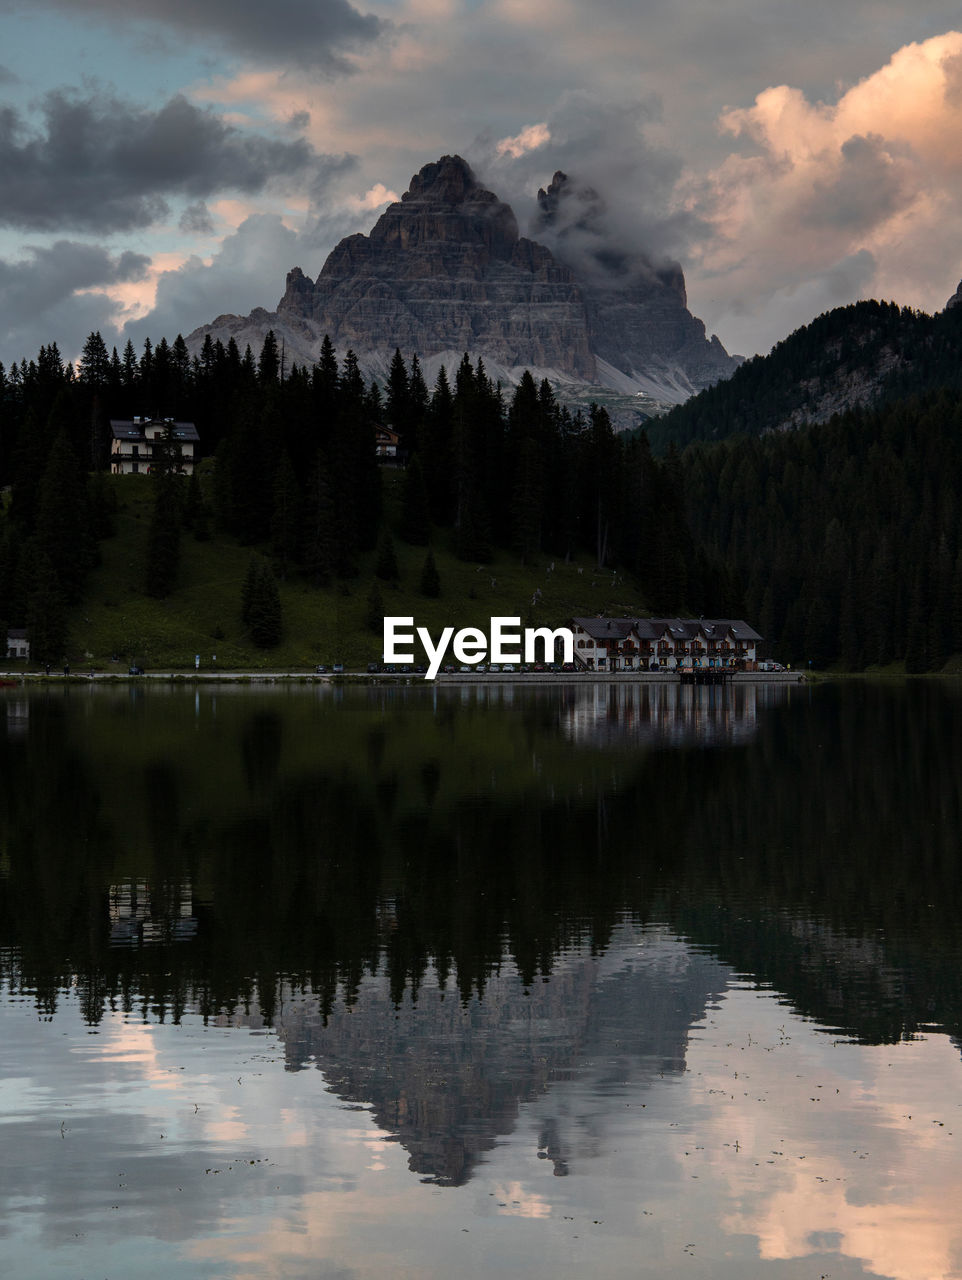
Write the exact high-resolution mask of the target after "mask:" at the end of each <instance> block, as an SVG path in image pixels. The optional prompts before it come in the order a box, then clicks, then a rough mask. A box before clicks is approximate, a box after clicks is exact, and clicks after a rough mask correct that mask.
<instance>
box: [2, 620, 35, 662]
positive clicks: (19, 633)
mask: <svg viewBox="0 0 962 1280" xmlns="http://www.w3.org/2000/svg"><path fill="white" fill-rule="evenodd" d="M7 657H8V658H29V657H30V637H29V636H28V634H27V632H26V631H25V630H24V628H23V627H9V628H8V630H7Z"/></svg>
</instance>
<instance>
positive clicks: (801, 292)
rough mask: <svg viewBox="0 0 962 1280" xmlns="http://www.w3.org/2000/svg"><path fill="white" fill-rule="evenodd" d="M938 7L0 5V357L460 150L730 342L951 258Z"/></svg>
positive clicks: (244, 252) (267, 275) (187, 288)
mask: <svg viewBox="0 0 962 1280" xmlns="http://www.w3.org/2000/svg"><path fill="white" fill-rule="evenodd" d="M960 138H962V17H960V13H959V9H958V3H957V0H955V2H954V3H952V2H950V0H915V2H914V3H913V4H912V5H911V6H910V5H909V3H908V0H902V2H900V3H895V2H894V0H844V2H843V3H841V4H839V3H838V0H808V2H807V3H806V4H804V5H803V4H800V3H799V2H798V0H590V2H589V0H380V2H379V3H371V4H368V3H364V0H361V3H360V6H359V7H357V8H355V7H353V5H352V3H350V0H272V2H271V3H267V4H265V3H264V2H263V0H258V2H257V3H254V2H253V0H204V3H202V4H197V3H195V0H150V2H149V3H148V0H84V2H83V4H82V5H81V4H80V3H78V0H30V3H29V4H26V3H21V2H20V0H0V360H2V361H4V362H5V363H7V364H9V362H10V361H11V360H12V359H19V358H21V357H23V356H26V357H27V358H28V359H29V358H30V357H32V356H35V355H36V352H37V349H38V348H39V346H40V345H41V344H42V343H48V342H54V341H55V342H57V343H58V345H59V346H60V349H61V351H62V353H63V354H64V355H65V356H67V357H70V358H73V357H75V356H76V355H77V353H78V352H79V349H80V346H81V344H82V342H83V339H84V337H85V336H86V335H87V334H88V333H89V332H91V330H93V329H99V330H100V331H101V333H102V334H103V336H104V339H105V341H106V342H107V344H108V346H111V345H113V344H115V343H116V344H117V345H118V346H119V347H122V346H123V343H124V342H126V340H127V338H128V337H132V338H133V339H134V342H135V344H136V345H137V347H138V349H139V347H140V346H141V344H142V342H143V339H144V337H145V336H147V335H148V334H149V335H150V336H151V337H152V339H153V340H154V341H155V342H156V341H157V340H158V339H159V338H160V337H161V336H162V335H166V336H167V337H168V338H171V339H172V338H173V337H174V336H175V335H176V334H177V333H178V332H183V333H184V334H187V333H188V332H189V331H190V330H191V329H193V328H194V327H196V326H197V325H199V324H201V323H204V322H205V321H209V320H212V319H213V318H214V317H215V316H216V315H218V314H220V313H222V312H232V311H234V312H241V313H246V312H248V311H249V310H250V309H251V308H252V307H254V306H265V307H268V308H273V307H274V306H275V305H276V303H277V301H278V299H279V298H280V296H281V294H282V293H283V291H284V277H285V273H286V272H287V270H288V269H289V268H290V267H292V266H295V265H297V266H300V267H301V268H302V269H303V270H304V271H305V272H306V273H307V274H309V275H311V276H312V277H315V276H316V275H317V274H318V272H319V271H320V269H321V266H322V265H323V262H324V258H325V256H326V255H327V253H328V251H329V250H330V249H331V248H332V247H333V245H334V244H335V243H336V242H337V240H339V239H340V238H341V237H342V236H343V235H346V234H348V233H350V232H353V231H367V230H369V229H370V226H371V225H372V223H373V222H374V220H375V219H376V217H377V215H378V214H379V213H380V212H381V210H382V209H383V208H384V207H385V205H386V203H387V202H388V201H390V200H391V199H393V198H395V197H396V196H397V195H399V194H400V193H401V192H403V191H404V190H405V189H406V187H407V185H408V182H409V180H410V177H411V175H412V174H413V173H414V172H416V171H417V170H418V169H420V168H421V166H422V165H424V164H426V163H427V162H429V161H431V160H435V159H437V158H438V157H439V156H440V155H443V154H445V153H453V152H458V153H460V154H461V155H463V156H465V157H466V158H467V159H468V160H469V161H470V162H471V164H472V165H473V166H474V168H475V170H476V171H477V172H478V174H479V176H480V177H481V178H482V179H483V180H484V181H485V182H486V183H487V185H488V186H490V187H491V188H492V190H495V191H496V192H497V193H498V194H499V195H501V196H503V197H504V198H505V199H508V200H509V201H510V202H511V203H512V204H513V206H514V208H515V211H516V213H517V214H518V218H519V221H520V223H521V225H522V228H523V229H524V228H525V227H526V225H527V223H528V220H529V218H530V216H531V213H532V209H533V201H534V197H535V194H536V192H537V189H538V187H539V186H543V185H546V184H547V183H548V182H549V181H550V179H551V176H552V174H553V172H554V171H555V170H556V169H559V168H560V169H564V170H565V171H566V172H568V173H569V175H571V176H573V177H579V176H580V177H583V178H585V179H587V180H589V181H590V182H592V183H593V185H594V186H595V187H597V188H598V189H599V191H601V192H602V194H603V195H604V196H605V197H606V199H607V202H608V207H609V211H610V219H611V225H612V227H613V228H615V229H616V230H617V232H618V234H619V235H621V236H623V237H624V238H625V240H626V241H628V242H630V244H631V245H632V247H641V248H643V249H645V250H646V251H647V252H649V253H650V254H651V255H653V256H655V257H666V258H675V259H677V260H678V261H680V262H681V263H682V265H683V267H684V270H685V274H686V278H687V282H688V296H689V304H690V306H691V309H692V310H693V311H694V313H695V314H696V315H699V316H700V317H701V318H702V319H703V320H704V321H705V322H706V324H707V326H708V329H709V332H716V333H717V334H718V336H719V337H720V338H721V340H722V342H723V343H724V344H725V346H726V347H727V348H728V350H729V351H732V352H738V353H741V354H749V355H750V354H752V353H753V352H756V351H761V352H765V351H768V350H769V349H770V348H771V346H772V345H773V344H774V343H775V342H777V341H779V340H780V339H781V338H783V337H785V336H786V335H787V334H788V333H789V332H791V331H792V329H794V328H796V327H797V326H798V325H800V324H804V323H806V322H807V321H808V320H810V319H812V318H813V317H814V316H815V315H817V314H818V313H819V312H821V311H824V310H826V309H827V308H829V307H832V306H837V305H839V304H842V303H847V302H852V301H855V300H856V299H858V298H862V297H883V298H888V299H892V300H894V301H897V302H900V303H902V304H906V305H911V306H914V307H919V308H922V309H924V310H927V311H934V310H939V309H941V307H943V306H944V304H945V301H946V299H947V298H948V297H949V296H950V295H951V294H952V293H953V292H954V291H955V288H956V285H957V284H958V283H959V279H960V276H962V145H960V141H959V140H960Z"/></svg>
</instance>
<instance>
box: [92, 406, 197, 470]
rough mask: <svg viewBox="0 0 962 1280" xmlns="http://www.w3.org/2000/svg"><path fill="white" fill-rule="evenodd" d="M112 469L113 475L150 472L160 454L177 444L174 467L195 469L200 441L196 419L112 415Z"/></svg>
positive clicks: (174, 447) (175, 468)
mask: <svg viewBox="0 0 962 1280" xmlns="http://www.w3.org/2000/svg"><path fill="white" fill-rule="evenodd" d="M110 436H111V439H110V471H111V474H112V475H123V476H129V475H137V474H138V473H139V474H141V475H146V474H149V472H150V469H151V466H152V464H153V462H154V459H155V457H156V456H158V455H159V454H160V453H161V451H162V450H163V451H167V450H169V449H170V448H171V447H173V450H174V453H175V455H176V456H175V461H174V470H175V471H178V472H180V474H181V475H185V476H189V475H191V474H192V473H193V470H194V462H195V459H196V447H197V445H198V444H199V443H200V437H199V436H198V434H197V428H196V427H195V426H194V424H193V423H192V422H175V421H174V420H173V418H136V417H135V418H111V420H110Z"/></svg>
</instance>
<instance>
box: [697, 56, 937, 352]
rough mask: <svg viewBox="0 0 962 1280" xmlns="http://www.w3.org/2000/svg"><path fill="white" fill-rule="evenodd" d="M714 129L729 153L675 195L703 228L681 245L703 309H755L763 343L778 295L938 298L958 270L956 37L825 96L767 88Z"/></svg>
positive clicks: (718, 318)
mask: <svg viewBox="0 0 962 1280" xmlns="http://www.w3.org/2000/svg"><path fill="white" fill-rule="evenodd" d="M720 125H721V128H722V130H723V132H724V133H725V134H727V135H728V136H729V137H731V138H734V139H735V141H736V146H737V149H733V150H732V151H731V152H730V154H729V155H728V156H727V157H726V158H725V160H724V161H723V162H722V163H721V164H719V165H717V166H716V167H715V168H714V169H713V170H712V171H711V172H710V173H709V174H708V175H707V177H706V178H695V177H691V178H690V179H689V182H688V195H687V200H688V204H689V207H690V208H691V209H692V211H693V212H697V213H698V214H699V216H700V217H701V218H702V219H703V221H705V222H706V223H707V224H709V225H710V226H711V227H712V234H710V235H708V236H706V237H705V238H704V239H703V240H702V241H701V242H700V243H698V244H697V245H695V246H694V248H695V252H696V263H695V270H696V274H697V275H699V276H700V277H701V279H702V280H703V281H704V282H705V287H706V288H709V289H711V290H712V292H713V293H714V295H715V296H714V301H713V310H714V314H713V315H711V316H710V317H706V318H710V319H711V320H712V321H713V322H715V323H718V324H719V325H725V324H726V323H727V321H726V319H725V317H726V314H727V316H729V317H741V323H742V324H744V319H745V317H746V316H747V315H750V314H754V315H755V316H756V317H761V316H762V315H766V314H767V315H769V316H771V317H772V323H773V324H774V325H775V328H774V330H773V332H774V334H775V338H777V337H780V336H782V334H783V333H784V332H785V330H784V328H781V327H780V326H779V325H778V322H777V320H776V319H775V316H776V315H777V314H779V313H780V308H779V307H778V305H777V301H778V299H782V300H783V302H784V301H789V300H795V301H797V299H798V298H799V297H802V296H805V294H806V293H809V294H811V293H815V294H818V295H819V296H821V297H823V298H824V299H825V301H826V303H827V304H828V305H837V304H838V303H841V302H851V301H855V300H856V297H866V296H876V297H884V298H891V299H894V300H896V301H898V302H901V303H903V304H907V305H912V306H918V307H922V308H925V309H930V310H935V309H939V308H940V307H941V306H942V305H943V303H944V300H945V298H946V297H947V296H948V295H949V294H950V293H951V292H952V288H953V287H954V284H955V281H956V279H957V278H958V276H959V274H960V267H962V262H960V259H962V250H960V248H959V246H960V244H962V153H960V151H959V148H958V145H957V139H958V137H959V135H960V133H962V33H959V32H955V31H950V32H947V33H946V34H944V35H940V36H936V37H933V38H932V39H930V40H927V41H924V42H922V43H918V44H910V45H906V46H905V47H903V48H901V49H899V50H898V51H897V52H896V53H895V54H894V55H893V56H892V58H891V59H890V60H889V62H888V63H886V65H885V66H883V67H881V68H879V69H878V70H876V71H874V72H872V73H871V74H870V75H868V76H866V77H865V78H864V79H862V80H860V81H859V82H858V83H857V84H855V85H853V86H852V87H851V88H849V89H848V90H846V91H845V92H844V93H842V94H841V96H840V97H839V98H838V101H837V102H835V103H825V102H811V101H809V100H808V98H807V97H806V96H805V94H803V93H802V92H801V90H799V89H797V88H793V87H791V86H789V85H777V86H772V87H770V88H767V89H765V90H764V91H763V92H762V93H759V94H758V95H757V97H756V98H755V101H754V103H753V105H752V106H750V107H746V108H737V109H732V110H728V111H726V112H724V113H723V114H722V116H721V118H720ZM868 266H870V267H871V270H866V268H867V267H868ZM840 282H845V287H847V288H856V289H857V290H858V292H857V293H849V294H848V295H847V296H841V297H839V296H837V292H836V286H837V285H838V284H839V283H840ZM833 295H835V296H833ZM830 298H831V301H829V299H830ZM793 305H794V304H792V306H793ZM792 306H790V307H789V309H790V310H791V309H792ZM814 314H817V313H815V312H813V313H812V315H814ZM807 318H808V319H811V318H812V316H811V315H809V316H808V317H807ZM801 322H802V320H801V319H800V320H799V323H801ZM775 338H773V341H774V340H775Z"/></svg>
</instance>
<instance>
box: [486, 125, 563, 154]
mask: <svg viewBox="0 0 962 1280" xmlns="http://www.w3.org/2000/svg"><path fill="white" fill-rule="evenodd" d="M550 141H551V131H550V130H549V128H548V126H547V124H545V123H543V122H542V123H541V124H529V125H528V126H527V127H526V128H524V129H522V130H521V132H520V133H519V134H518V135H517V136H516V137H514V138H502V139H501V141H500V142H499V143H497V144H496V145H495V148H494V149H495V151H496V152H497V154H498V155H499V156H512V157H514V159H515V160H517V159H518V158H519V156H523V155H524V153H525V152H526V151H534V150H536V149H537V148H538V147H543V146H544V144H545V143H546V142H550Z"/></svg>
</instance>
